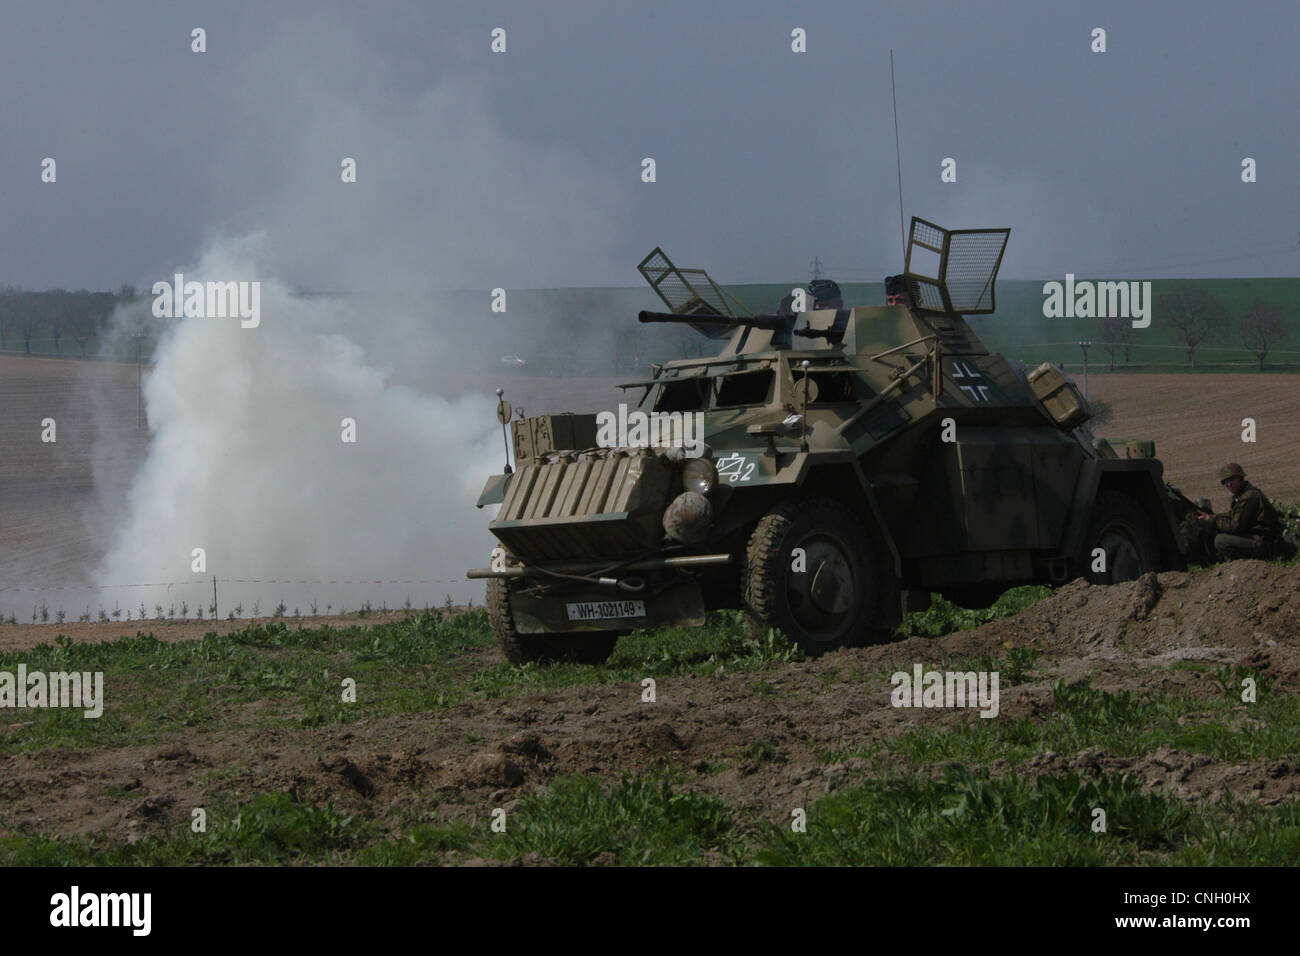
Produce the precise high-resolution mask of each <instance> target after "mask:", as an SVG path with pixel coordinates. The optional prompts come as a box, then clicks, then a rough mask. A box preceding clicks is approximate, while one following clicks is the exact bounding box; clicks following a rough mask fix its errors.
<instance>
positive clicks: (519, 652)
mask: <svg viewBox="0 0 1300 956" xmlns="http://www.w3.org/2000/svg"><path fill="white" fill-rule="evenodd" d="M487 609H488V621H489V622H490V623H491V625H492V634H493V636H494V637H496V639H497V645H498V646H499V647H500V648H501V653H502V654H504V655H505V658H506V660H508V661H509V662H510V663H511V664H554V663H559V662H562V661H567V662H571V663H574V664H603V663H605V661H606V660H608V659H609V655H610V654H612V653H613V652H614V645H615V644H617V643H618V638H619V635H618V632H616V631H586V632H581V633H575V634H520V633H519V632H518V631H517V630H515V618H514V615H513V614H511V612H510V586H509V585H508V584H507V583H506V582H505V580H504V579H502V578H488V582H487Z"/></svg>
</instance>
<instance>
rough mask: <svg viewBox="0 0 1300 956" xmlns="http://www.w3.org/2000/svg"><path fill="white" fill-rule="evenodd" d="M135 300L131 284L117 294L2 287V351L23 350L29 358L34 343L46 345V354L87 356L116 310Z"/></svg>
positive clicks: (82, 290) (83, 290) (0, 337)
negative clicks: (78, 354) (35, 290)
mask: <svg viewBox="0 0 1300 956" xmlns="http://www.w3.org/2000/svg"><path fill="white" fill-rule="evenodd" d="M135 298H136V293H135V289H134V288H133V287H132V286H129V285H124V286H122V287H121V288H120V289H118V290H117V292H91V291H89V290H88V289H78V290H77V291H75V292H69V291H67V290H66V289H52V290H50V291H48V292H30V291H26V290H24V289H21V288H19V287H18V286H14V285H5V286H0V349H12V350H17V349H22V350H23V352H25V353H26V354H28V355H30V354H31V353H32V344H33V341H35V342H36V343H37V344H38V345H39V344H42V343H43V344H45V345H46V348H45V349H44V350H43V351H52V352H54V353H68V354H75V353H76V352H80V354H81V355H83V356H84V355H86V354H88V352H89V351H90V350H91V349H90V347H91V343H92V342H94V343H96V350H97V348H98V341H99V338H100V336H102V335H103V334H104V333H105V332H106V331H107V329H108V323H109V319H110V318H111V317H112V315H113V311H114V310H115V309H116V308H117V307H118V306H119V305H122V304H126V303H129V302H132V301H134V300H135ZM38 351H42V350H41V349H39V348H38Z"/></svg>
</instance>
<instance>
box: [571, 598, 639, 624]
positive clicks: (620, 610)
mask: <svg viewBox="0 0 1300 956" xmlns="http://www.w3.org/2000/svg"><path fill="white" fill-rule="evenodd" d="M565 607H566V608H568V611H569V620H570V621H601V620H607V619H609V618H623V617H645V601H580V602H578V603H577V604H566V605H565Z"/></svg>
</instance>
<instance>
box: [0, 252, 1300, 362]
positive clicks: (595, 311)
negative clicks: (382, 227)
mask: <svg viewBox="0 0 1300 956" xmlns="http://www.w3.org/2000/svg"><path fill="white" fill-rule="evenodd" d="M1063 278H1064V277H1063V276H1061V277H1054V280H1055V281H1060V280H1061V279H1063ZM1085 278H1086V277H1084V276H1079V277H1077V281H1082V280H1083V279H1085ZM1044 281H1047V280H1044ZM804 284H805V283H804V282H801V281H800V282H790V283H788V284H779V283H773V284H767V285H736V286H728V287H727V291H728V292H729V293H730V294H731V295H732V296H734V297H735V298H736V299H737V300H739V301H740V302H741V303H743V304H744V305H745V306H746V307H747V308H749V309H750V310H751V311H752V312H755V313H763V312H774V311H776V309H777V307H778V305H779V303H780V301H781V298H782V297H783V296H784V295H786V294H787V293H788V292H790V290H791V289H793V288H795V287H797V286H802V285H804ZM1176 286H1186V287H1199V288H1200V289H1203V290H1204V291H1206V292H1209V293H1210V294H1211V295H1212V296H1214V298H1215V299H1216V300H1217V301H1218V303H1219V305H1220V306H1221V307H1222V310H1223V314H1222V315H1221V316H1220V317H1219V318H1218V319H1217V320H1215V321H1214V322H1213V324H1212V327H1211V330H1210V334H1209V336H1208V338H1207V339H1206V341H1205V342H1204V343H1203V344H1202V345H1200V346H1199V347H1198V348H1197V351H1196V364H1197V369H1198V370H1204V369H1206V368H1207V367H1211V366H1212V367H1213V369H1214V371H1220V372H1222V371H1230V370H1233V369H1234V368H1238V369H1240V370H1242V371H1250V370H1252V369H1255V368H1257V361H1256V359H1255V356H1254V354H1253V353H1251V352H1250V351H1249V350H1247V349H1246V348H1244V347H1243V344H1242V342H1241V339H1240V336H1239V335H1238V333H1237V329H1236V324H1237V321H1238V319H1240V318H1241V316H1242V314H1243V313H1244V312H1245V311H1246V310H1247V309H1248V308H1250V306H1251V305H1252V304H1253V303H1254V302H1256V301H1259V302H1264V303H1268V304H1271V305H1275V306H1278V307H1279V308H1280V309H1281V315H1282V321H1283V323H1284V324H1285V326H1286V330H1287V332H1286V337H1285V340H1284V341H1283V342H1281V343H1280V344H1279V346H1278V347H1276V348H1273V349H1271V350H1270V352H1269V355H1268V360H1267V364H1268V368H1269V370H1270V371H1300V279H1294V278H1279V279H1186V280H1184V279H1155V280H1152V293H1153V296H1154V297H1155V298H1156V300H1157V304H1158V303H1159V298H1160V296H1161V295H1162V293H1164V292H1166V291H1168V290H1169V289H1171V288H1173V287H1176ZM841 288H842V290H843V293H844V301H845V304H846V305H880V304H883V302H884V285H883V283H844V284H843V285H842V286H841ZM79 298H80V296H79V295H76V294H69V295H65V296H64V297H63V298H62V300H61V301H64V302H66V303H69V307H73V305H75V301H76V300H78V299H79ZM356 298H357V300H358V302H359V303H361V304H364V298H363V297H356ZM1043 301H1044V295H1043V281H1037V280H1035V281H1030V280H1023V279H1004V280H1001V281H999V282H998V285H997V306H998V310H997V313H996V314H994V315H991V316H981V317H974V318H972V319H971V320H970V321H971V325H972V327H973V328H974V329H975V331H976V332H977V333H978V334H979V336H980V337H981V338H982V339H983V340H984V342H985V344H986V345H988V346H989V348H990V349H992V350H994V351H998V352H1002V353H1004V354H1006V355H1008V356H1010V357H1012V358H1017V359H1020V360H1021V361H1023V362H1025V363H1027V364H1031V365H1036V364H1038V363H1040V362H1053V363H1058V362H1059V363H1064V364H1065V365H1067V366H1072V367H1081V366H1082V364H1083V352H1082V350H1081V348H1080V347H1079V344H1078V343H1079V342H1081V341H1091V342H1092V343H1093V346H1092V348H1091V349H1090V352H1089V366H1090V368H1092V369H1095V370H1098V371H1100V370H1103V369H1106V368H1109V367H1110V365H1111V355H1110V352H1109V350H1108V348H1107V347H1106V344H1105V336H1104V335H1103V334H1102V332H1101V330H1100V328H1099V324H1098V320H1096V319H1077V318H1068V319H1067V318H1052V319H1049V318H1046V317H1044V315H1043ZM488 303H489V296H488V294H487V293H486V292H482V291H474V292H456V293H446V294H442V295H440V296H438V298H437V299H436V300H434V299H431V300H430V311H431V320H433V321H435V322H436V321H437V320H438V319H440V318H443V319H446V320H447V321H449V322H452V323H453V325H449V326H448V331H449V332H452V331H454V330H455V331H460V330H465V329H468V330H469V333H468V334H467V335H466V334H465V333H464V332H461V334H462V335H463V336H464V339H465V344H464V348H465V349H466V351H468V352H470V353H471V354H470V355H467V356H466V357H467V360H468V361H469V362H473V363H477V364H481V365H494V364H499V362H500V356H501V354H502V353H512V354H518V355H521V356H523V357H525V359H526V360H527V361H528V370H529V371H530V372H534V371H535V373H536V374H542V375H545V374H556V375H575V374H617V373H620V372H623V371H630V370H631V369H633V368H641V369H644V368H646V367H648V366H649V364H650V363H651V362H663V361H667V360H669V359H673V358H680V357H681V356H682V355H683V354H685V353H686V352H687V351H691V352H694V351H696V350H698V349H699V348H700V347H701V346H702V347H703V348H704V350H705V352H706V353H707V352H708V351H709V349H710V348H713V347H714V343H711V342H707V341H706V340H704V339H702V338H700V337H699V336H697V335H696V334H695V333H694V332H692V331H691V330H690V329H689V328H687V327H685V326H673V325H641V324H639V323H638V322H637V321H636V314H637V312H638V311H639V310H641V309H650V310H663V309H664V308H665V307H664V305H663V303H662V302H661V301H660V300H659V298H658V297H657V296H656V295H655V293H654V292H653V291H652V290H651V289H649V288H646V287H628V288H594V289H521V290H516V291H510V292H509V308H508V311H507V313H505V314H493V313H491V312H490V309H489V307H488ZM3 305H5V303H0V306H3ZM28 305H30V302H29V303H28ZM28 305H22V304H20V303H9V304H7V306H6V307H7V309H8V312H7V313H6V315H7V316H8V317H7V318H6V315H0V322H8V323H9V324H8V326H7V331H6V335H5V337H4V338H5V341H4V348H5V349H7V350H8V351H11V352H12V351H15V350H17V351H21V350H22V348H23V343H22V338H21V336H20V335H19V334H18V332H17V331H16V328H15V326H14V322H15V318H14V313H13V309H14V308H16V307H22V308H26V307H28ZM33 307H36V306H33ZM4 311H5V309H4V308H0V312H4ZM475 317H480V318H483V319H485V320H486V321H490V322H492V323H494V326H493V334H492V335H491V336H482V335H475V334H473V326H467V325H465V324H464V321H463V320H464V319H466V318H475ZM557 327H559V328H563V329H564V330H565V332H566V334H565V335H564V336H557V335H556V334H555V332H556V328H557ZM158 331H161V329H159V330H158ZM155 340H156V336H153V337H150V338H146V339H145V340H144V342H143V348H144V350H145V359H146V361H147V360H148V359H149V357H150V353H151V351H152V348H153V346H154V344H155ZM1132 342H1133V344H1132V345H1131V347H1130V349H1129V355H1128V359H1127V361H1126V360H1125V359H1124V354H1123V352H1122V351H1117V352H1116V355H1115V367H1116V368H1117V369H1118V368H1125V369H1127V370H1130V371H1148V372H1151V371H1161V372H1163V371H1169V372H1177V371H1190V370H1191V368H1190V366H1189V363H1188V360H1187V350H1186V347H1185V345H1184V344H1183V341H1182V339H1181V337H1180V335H1179V333H1178V331H1177V330H1176V329H1174V328H1172V327H1171V326H1170V325H1169V322H1168V317H1167V316H1162V315H1161V311H1160V309H1159V308H1157V309H1155V311H1154V313H1153V316H1152V322H1151V325H1150V327H1149V328H1146V329H1133V330H1132ZM81 344H82V343H80V342H78V341H77V340H76V339H75V338H74V337H73V336H71V335H70V334H67V333H65V334H64V335H63V337H62V341H61V342H60V344H59V347H58V349H57V352H58V353H59V354H63V355H70V356H75V355H80V354H81V352H82V348H81ZM361 344H363V345H364V344H365V343H364V342H362V343H361ZM85 345H86V352H87V354H90V355H93V354H96V353H97V352H98V351H99V350H100V348H101V341H100V339H99V338H98V337H91V338H90V339H89V340H88V341H87V342H86V343H85ZM31 351H32V353H33V354H55V352H56V349H55V344H54V339H53V336H52V335H51V333H50V330H49V329H48V327H45V326H41V327H38V328H37V329H36V330H35V331H34V332H33V334H32V337H31ZM113 351H114V356H113V357H116V358H120V359H123V360H131V359H134V357H135V342H134V341H132V340H125V341H122V342H119V343H118V344H116V345H115V346H114V349H113ZM575 352H576V353H578V354H577V356H575Z"/></svg>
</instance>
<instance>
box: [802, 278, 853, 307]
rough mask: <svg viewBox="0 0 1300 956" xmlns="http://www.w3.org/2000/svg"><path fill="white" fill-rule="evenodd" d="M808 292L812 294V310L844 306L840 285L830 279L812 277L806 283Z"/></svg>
mask: <svg viewBox="0 0 1300 956" xmlns="http://www.w3.org/2000/svg"><path fill="white" fill-rule="evenodd" d="M808 292H809V293H810V294H811V295H812V300H813V306H812V307H813V309H814V310H816V309H842V308H844V296H843V295H842V294H841V293H840V287H839V285H838V284H837V283H835V282H832V281H831V280H830V279H813V280H812V282H809V283H808Z"/></svg>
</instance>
